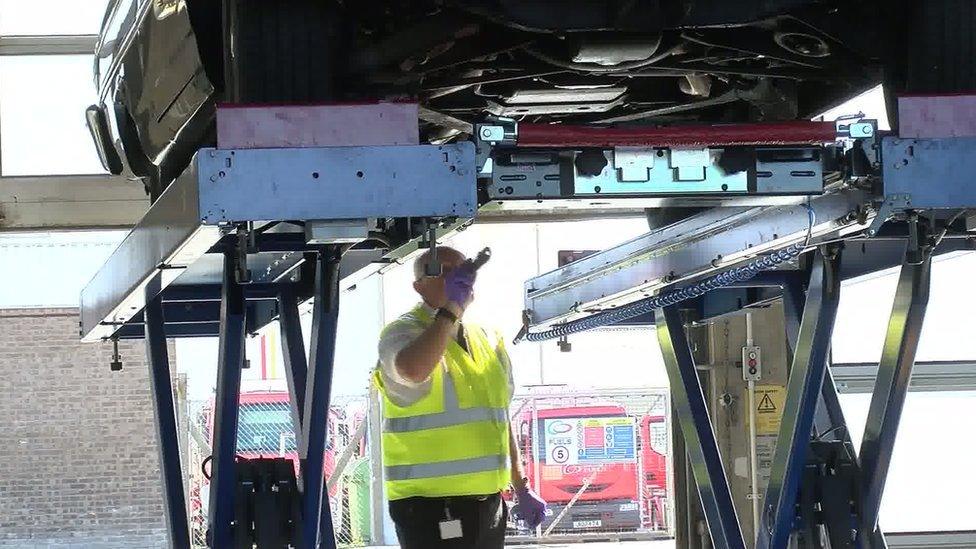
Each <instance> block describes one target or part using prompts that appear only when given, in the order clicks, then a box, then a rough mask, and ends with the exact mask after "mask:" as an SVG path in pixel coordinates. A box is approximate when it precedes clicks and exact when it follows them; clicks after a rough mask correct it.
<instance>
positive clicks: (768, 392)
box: [756, 385, 786, 435]
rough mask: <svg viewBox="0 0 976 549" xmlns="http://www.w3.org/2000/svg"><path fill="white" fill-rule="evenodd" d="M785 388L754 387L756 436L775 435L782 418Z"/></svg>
mask: <svg viewBox="0 0 976 549" xmlns="http://www.w3.org/2000/svg"><path fill="white" fill-rule="evenodd" d="M785 402H786V387H783V386H782V385H756V434H757V435H775V434H777V433H779V424H780V421H781V420H782V418H783V404H784V403H785Z"/></svg>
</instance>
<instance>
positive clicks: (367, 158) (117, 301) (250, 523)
mask: <svg viewBox="0 0 976 549" xmlns="http://www.w3.org/2000/svg"><path fill="white" fill-rule="evenodd" d="M264 108H266V109H283V108H287V107H274V106H271V107H264ZM294 108H299V109H300V108H303V107H294ZM314 108H317V109H328V108H330V107H314ZM364 109H365V110H364V112H366V111H368V109H369V108H368V107H364ZM268 114H269V113H267V112H263V111H262V108H261V107H252V108H248V109H238V112H236V113H235V116H244V117H247V116H255V117H256V118H254V119H253V120H252V122H254V121H256V120H264V121H265V122H262V123H267V122H266V121H267V120H280V119H281V117H276V116H269V115H268ZM319 114H321V113H319ZM326 114H327V113H326ZM219 116H220V114H218V117H219ZM352 116H353V117H355V116H356V114H355V113H353V115H352ZM364 116H365V114H364ZM338 118H341V119H342V120H343V121H344V122H343V127H342V128H341V131H340V130H338V129H336V128H331V133H330V135H332V136H333V137H334V136H336V135H339V136H343V135H345V137H346V138H347V139H348V142H349V143H356V144H355V145H353V146H335V145H336V143H332V144H328V145H322V141H321V140H317V139H312V140H310V141H308V142H303V141H302V140H299V142H297V143H296V142H288V143H286V144H281V143H279V144H278V145H280V146H273V145H275V143H274V142H273V140H272V141H270V142H269V141H268V139H264V138H258V139H256V140H251V141H248V142H240V141H237V142H235V144H236V145H239V146H230V145H228V144H227V143H229V142H234V140H233V139H232V140H230V141H225V140H220V139H219V140H220V141H221V142H222V143H223V148H217V149H204V150H201V151H199V152H198V154H197V155H196V156H195V158H194V159H193V161H192V163H191V166H190V167H189V168H188V169H187V171H186V172H185V173H184V174H183V175H182V176H180V177H179V178H178V179H177V180H176V181H175V182H174V183H173V184H172V185H171V186H170V187H169V188H168V189H167V190H166V191H165V192H164V193H163V194H162V196H160V197H159V199H158V200H157V201H156V202H155V203H154V204H153V205H152V207H151V208H150V210H149V212H148V213H147V214H146V216H145V217H144V218H143V220H142V221H141V222H140V223H139V224H138V225H137V226H136V227H135V228H134V229H133V230H132V231H131V232H130V234H129V235H128V236H127V237H126V238H125V239H124V241H123V242H122V244H121V245H120V246H119V248H118V249H117V250H116V251H115V252H114V253H113V254H112V256H111V257H110V258H109V260H108V261H107V262H106V264H105V265H104V266H103V268H102V269H101V270H99V272H98V274H97V275H96V276H95V278H94V279H93V280H92V281H91V283H90V284H89V285H88V286H87V287H86V288H85V290H84V292H83V294H82V300H81V302H82V309H81V336H82V337H83V338H84V339H85V340H87V341H98V340H118V339H124V338H145V340H146V342H147V350H148V356H149V363H150V367H151V369H152V374H153V375H152V393H153V398H154V404H155V412H156V423H157V427H158V435H159V442H160V452H161V455H160V460H161V469H162V472H163V478H164V484H165V498H166V509H167V519H168V526H169V529H170V535H171V537H172V538H171V539H172V540H173V542H174V544H175V545H176V546H188V543H189V542H188V540H187V535H188V534H187V532H188V528H187V523H186V516H185V514H184V509H185V503H184V502H185V494H184V493H183V483H182V472H181V469H180V460H179V452H178V443H177V440H178V437H177V436H176V433H177V431H176V421H175V416H174V411H173V403H172V396H171V395H172V392H171V387H170V378H169V370H168V357H167V356H166V345H165V340H166V338H168V337H193V336H219V338H220V351H219V364H218V378H217V384H216V391H217V394H216V399H215V402H216V414H215V421H214V455H213V465H212V484H211V490H210V507H209V509H210V535H209V537H210V542H211V545H212V546H213V547H221V548H223V547H252V546H253V545H254V544H257V545H258V546H259V547H285V546H288V545H291V546H295V547H327V548H332V547H335V541H334V540H335V538H334V532H333V529H332V521H331V517H332V515H331V513H330V511H329V502H328V495H327V492H326V491H324V481H323V455H324V450H325V447H326V440H325V437H326V419H327V417H326V412H327V410H328V407H329V398H330V384H331V376H332V368H333V357H334V349H335V335H336V324H337V314H338V307H339V295H340V287H341V285H342V284H347V285H349V284H352V283H355V282H356V281H357V280H360V279H361V278H362V277H364V276H369V275H370V274H372V273H375V272H377V271H379V270H382V269H383V268H384V267H385V266H387V265H389V264H391V263H396V262H398V261H402V260H403V259H405V258H407V257H408V256H409V255H410V254H411V253H413V252H415V251H417V250H418V249H419V248H420V247H422V246H433V245H435V243H436V240H437V238H439V237H441V236H443V235H444V234H446V233H448V232H450V231H451V230H454V229H456V228H457V227H459V226H460V225H463V224H464V223H466V222H467V221H468V220H470V219H471V218H474V217H476V216H482V215H495V216H499V215H501V216H504V215H507V214H511V215H513V216H517V215H523V214H525V213H526V212H538V211H549V212H552V211H560V212H562V211H573V212H581V213H582V214H583V215H597V214H600V213H601V212H607V211H641V210H643V209H646V208H652V209H654V208H658V209H663V210H662V211H679V212H684V213H685V215H682V216H681V218H680V219H679V220H677V221H676V222H673V223H672V222H669V223H665V224H663V225H662V226H661V227H659V228H656V229H654V230H652V231H651V232H649V233H648V234H646V235H643V236H641V237H638V238H637V239H634V240H631V241H630V242H626V243H624V244H622V245H619V246H616V247H614V248H610V249H607V250H605V251H603V252H600V253H598V254H595V255H593V256H590V257H587V258H584V259H582V260H580V261H577V262H574V263H572V264H570V265H567V266H566V267H564V268H562V269H560V270H557V271H554V272H552V273H548V274H545V275H542V276H540V277H537V278H535V279H532V280H529V281H527V282H526V292H525V313H524V326H523V330H522V333H521V334H520V335H519V338H520V339H527V340H530V341H540V340H545V339H551V338H563V337H567V336H569V335H571V334H572V333H575V332H578V331H583V330H586V329H591V328H594V327H598V326H602V325H607V324H612V323H616V322H620V321H624V320H627V319H631V318H634V317H638V316H640V315H644V316H645V317H650V318H653V320H654V322H655V323H656V324H657V334H658V338H659V340H660V343H661V347H662V349H663V350H664V355H665V359H666V363H667V367H668V373H669V377H670V379H671V385H672V391H673V397H674V405H675V409H676V411H677V420H678V424H679V426H680V428H681V430H682V433H683V434H684V437H685V439H686V441H687V444H688V447H689V454H690V457H691V459H692V462H693V464H694V471H695V481H696V483H697V485H698V487H699V492H700V494H701V498H702V504H703V507H704V508H705V512H706V516H707V522H708V529H709V532H710V535H711V538H712V541H713V543H714V545H715V546H716V547H720V548H721V547H730V548H736V547H745V543H744V540H743V537H742V534H741V531H740V529H739V526H738V522H737V519H736V515H735V509H734V506H733V505H732V500H731V496H730V492H729V488H728V482H727V479H726V477H725V473H724V469H723V467H722V464H721V460H720V458H719V455H718V450H717V445H716V443H715V439H714V434H713V432H712V430H711V427H710V425H709V419H708V413H707V407H706V406H705V402H704V399H703V396H702V391H701V387H700V385H699V382H698V378H697V376H696V375H695V365H694V363H693V361H692V358H691V354H690V352H689V346H688V342H687V340H686V339H685V335H684V327H683V322H682V320H681V317H680V316H679V313H678V311H679V308H687V307H693V308H697V309H698V311H699V312H700V314H699V316H698V317H699V318H703V319H707V318H713V317H715V316H719V315H721V314H728V313H730V312H732V310H733V309H735V308H737V307H730V306H729V305H728V303H729V300H728V299H727V297H726V298H723V297H722V293H723V292H744V295H745V296H746V302H745V303H746V304H747V305H748V304H759V303H763V302H768V301H769V300H772V299H782V300H783V301H784V303H785V305H786V311H787V328H786V334H785V335H786V336H787V338H788V340H789V345H790V348H791V349H792V352H793V361H792V374H791V377H790V385H789V388H788V398H787V404H786V406H787V410H786V413H785V415H784V421H783V427H782V430H781V432H780V438H779V440H780V441H781V443H780V444H779V445H778V447H777V450H776V455H775V459H774V466H773V472H772V480H771V481H770V484H769V489H768V491H767V494H766V499H765V500H764V501H765V502H766V504H765V505H764V515H763V528H762V529H761V531H760V535H759V539H758V541H757V547H764V548H766V547H775V548H781V547H786V543H787V540H788V539H790V537H791V536H792V537H796V536H801V537H802V539H803V540H804V543H807V546H809V547H825V546H827V545H826V544H827V543H828V542H827V540H828V539H829V543H830V545H829V546H830V547H866V548H867V547H870V548H877V547H884V546H885V544H884V537H883V534H882V533H881V532H880V530H879V529H878V528H877V513H878V505H879V503H880V498H881V493H882V491H883V488H884V478H885V476H886V473H887V466H888V461H889V458H890V454H891V449H892V447H893V442H894V436H895V433H896V431H897V424H898V419H899V416H900V412H901V408H902V406H903V403H904V398H905V391H906V388H907V382H908V378H909V375H910V372H911V367H912V364H913V361H914V351H915V346H916V344H917V340H918V331H919V329H920V327H921V322H922V318H923V317H924V310H925V301H926V297H927V285H928V272H929V268H930V264H931V257H932V255H933V254H936V253H944V252H945V251H948V250H952V249H962V248H964V247H966V246H968V245H969V243H970V242H971V239H970V238H969V234H968V233H966V229H965V215H964V212H965V211H966V209H968V208H974V207H976V187H973V186H971V185H969V184H968V181H967V179H966V177H965V174H968V173H972V171H973V170H974V169H976V154H974V153H976V137H958V136H948V135H927V136H925V137H899V136H886V135H882V134H881V133H879V132H878V131H877V129H876V127H875V125H874V123H872V122H871V121H867V120H861V119H851V120H846V121H842V122H841V123H839V124H836V123H833V122H830V123H821V122H794V123H788V124H751V125H724V126H703V127H682V128H664V129H661V128H647V127H630V128H588V127H569V126H537V125H532V124H518V123H515V122H514V121H509V120H492V121H487V122H485V123H484V124H480V125H477V126H476V127H475V136H474V138H473V142H459V143H454V144H443V145H419V144H402V143H399V142H396V143H395V142H391V141H389V139H388V138H389V136H392V135H396V136H402V135H404V132H403V131H402V128H391V129H390V131H389V132H382V131H381V132H379V135H377V134H376V132H373V133H372V134H371V135H368V136H363V135H358V136H357V135H353V134H355V133H356V132H357V130H356V129H355V128H356V127H357V124H354V123H353V124H350V123H349V113H348V112H346V113H344V114H343V115H342V116H341V117H338ZM295 119H296V120H299V119H314V120H319V121H320V122H321V120H323V118H322V117H321V116H318V117H314V116H312V117H304V118H303V117H301V116H299V117H296V118H295ZM324 119H328V116H325V118H324ZM262 123H259V122H254V124H257V126H254V125H253V124H252V126H249V127H251V128H252V129H253V128H254V127H257V128H258V130H260V127H261V124H262ZM245 126H247V124H245ZM326 126H327V124H326ZM361 126H364V127H367V126H368V127H370V128H371V129H375V127H374V126H369V125H366V124H363V125H361ZM218 127H221V124H219V123H218ZM306 129H307V128H306ZM326 129H330V128H326ZM275 131H276V132H277V131H278V130H275ZM312 133H314V131H313V132H312ZM366 133H369V132H366ZM259 137H260V136H259ZM256 143H257V144H259V145H260V146H261V147H263V148H249V147H250V146H252V145H254V144H256ZM339 144H341V143H339ZM852 241H854V242H857V243H858V246H847V247H846V248H845V247H844V246H843V244H844V243H850V242H852ZM898 264H901V265H902V275H901V277H902V278H901V281H900V282H899V287H898V295H897V297H896V301H895V306H894V308H893V311H892V320H891V325H890V326H889V331H888V341H887V342H886V344H885V353H884V357H883V359H882V363H881V367H880V369H879V375H878V381H877V387H876V390H875V394H874V397H873V400H872V405H871V412H870V415H869V418H868V430H867V432H866V435H865V439H864V440H865V442H864V444H863V445H862V448H861V450H860V452H856V451H855V450H854V448H853V446H852V444H851V443H850V439H849V437H848V436H847V435H846V426H845V425H844V423H843V416H842V414H841V412H840V408H839V404H838V402H837V395H836V389H835V388H834V386H833V382H832V379H831V377H830V371H829V368H828V367H827V348H828V346H829V340H830V332H831V328H832V325H833V318H834V315H835V313H836V307H837V299H838V292H839V284H840V281H841V280H842V278H844V277H845V276H854V275H856V274H861V273H865V272H871V271H874V270H879V269H882V268H886V267H889V266H893V265H898ZM304 302H310V303H311V304H312V309H313V329H312V333H311V338H310V339H311V341H310V342H309V352H307V353H306V346H305V342H304V341H303V338H302V333H301V330H300V328H299V323H298V318H299V312H298V311H299V305H300V304H301V303H304ZM735 302H736V303H739V302H741V300H738V301H735ZM273 319H277V320H278V321H279V322H280V325H281V330H282V344H283V355H284V356H285V362H286V375H287V380H288V386H289V391H290V394H291V403H292V416H293V420H294V423H295V432H296V433H299V434H300V436H299V437H298V438H299V444H298V446H299V454H300V463H301V466H300V471H299V476H298V478H297V479H293V481H294V486H295V490H294V492H295V495H294V501H295V502H296V503H295V509H297V510H296V512H294V513H292V514H290V515H288V516H281V517H275V520H276V522H275V524H274V525H273V527H272V526H269V525H268V524H267V520H262V521H255V520H252V518H253V517H252V518H249V517H251V515H248V514H247V513H246V511H245V510H246V508H247V506H248V504H249V502H250V503H253V500H254V498H256V497H258V496H257V495H256V494H257V493H258V492H261V491H260V490H256V489H253V485H249V486H252V489H251V490H250V491H247V490H242V489H241V484H240V476H241V470H242V468H243V465H241V464H240V463H239V462H238V461H237V460H235V441H236V431H237V414H238V410H237V406H238V404H237V403H238V397H239V391H240V375H241V373H240V370H241V368H242V366H243V363H244V360H245V358H244V337H245V335H246V333H248V332H250V331H254V330H256V329H258V328H260V327H261V326H263V325H264V324H267V323H268V322H270V321H271V320H273ZM306 357H307V358H306ZM815 425H816V431H814V427H815ZM813 432H816V433H821V434H822V433H829V434H830V436H818V437H817V438H816V439H815V440H811V436H810V433H813ZM815 457H816V458H819V459H820V461H819V462H818V461H815V460H814V459H813V458H815ZM811 463H812V464H813V465H811ZM286 480H287V479H286ZM811 482H812V483H813V484H812V485H815V486H820V487H821V488H818V489H817V490H816V491H815V492H812V493H811V492H809V491H807V490H805V489H804V490H801V489H800V486H801V484H803V485H804V486H808V485H810V484H808V483H811ZM282 486H290V484H288V483H287V482H285V483H284V484H282ZM824 487H831V488H829V489H828V488H824ZM285 491H286V492H288V491H287V490H285ZM275 492H278V490H275ZM288 493H290V492H288ZM262 494H264V492H262ZM265 495H266V494H265ZM262 497H263V496H262ZM828 510H829V512H828ZM259 522H260V523H261V524H258V523H259ZM852 532H853V533H854V534H853V535H852Z"/></svg>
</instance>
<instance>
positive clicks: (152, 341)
mask: <svg viewBox="0 0 976 549" xmlns="http://www.w3.org/2000/svg"><path fill="white" fill-rule="evenodd" d="M158 285H159V281H158V280H156V281H150V283H149V285H148V286H147V289H146V291H147V292H152V296H155V297H152V296H147V297H146V311H145V321H146V326H145V330H146V361H147V363H148V366H149V387H150V390H151V391H152V398H153V413H154V415H155V419H156V442H157V445H158V447H159V472H160V473H161V475H162V477H163V513H164V516H165V518H166V529H167V530H168V531H169V540H170V544H171V545H172V546H173V547H189V546H190V529H189V525H188V523H187V508H186V494H185V493H184V490H183V470H182V468H181V467H180V439H179V435H178V433H179V430H178V428H177V425H176V406H175V405H174V402H173V383H172V378H171V377H170V367H169V352H168V350H167V348H166V334H165V333H164V332H163V306H162V303H161V302H160V300H159V297H158V295H157V294H158V293H159V289H158Z"/></svg>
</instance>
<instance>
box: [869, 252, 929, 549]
mask: <svg viewBox="0 0 976 549" xmlns="http://www.w3.org/2000/svg"><path fill="white" fill-rule="evenodd" d="M913 247H914V248H915V249H914V250H913V249H912V248H913ZM929 252H930V250H928V249H926V248H919V247H918V246H917V245H915V246H913V245H912V244H910V245H909V250H908V251H907V252H906V254H905V262H904V264H903V265H902V268H901V275H900V277H899V278H898V288H897V290H896V291H895V301H894V304H893V305H892V308H891V317H890V318H889V320H888V331H887V335H886V336H885V343H884V350H883V351H882V353H881V362H880V364H879V365H878V378H877V381H875V386H874V393H873V395H872V396H871V406H870V408H868V418H867V422H866V423H865V427H864V438H863V440H862V442H861V452H860V458H861V479H862V486H861V491H862V497H863V504H862V510H861V528H860V531H859V534H860V535H859V539H862V540H863V539H865V538H870V537H871V536H872V535H873V534H874V533H875V532H877V531H879V528H878V512H879V510H880V507H881V496H882V494H883V493H884V487H885V478H886V477H887V476H888V465H889V464H890V462H891V453H892V450H893V449H894V446H895V437H896V436H897V434H898V423H899V421H900V420H901V412H902V409H903V408H904V406H905V396H906V394H907V392H908V384H909V381H910V380H911V377H912V368H913V367H914V365H915V351H916V350H917V349H918V341H919V338H920V336H921V332H922V323H923V321H924V320H925V310H926V308H927V307H928V301H929V283H930V273H931V270H932V257H931V254H930V253H929ZM872 539H876V536H874V538H872ZM870 547H871V549H878V547H879V546H878V544H877V542H876V541H875V543H874V544H873V545H870ZM880 547H884V546H883V545H882V546H880Z"/></svg>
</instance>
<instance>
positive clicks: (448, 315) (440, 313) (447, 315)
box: [434, 307, 458, 324]
mask: <svg viewBox="0 0 976 549" xmlns="http://www.w3.org/2000/svg"><path fill="white" fill-rule="evenodd" d="M434 318H444V319H447V320H450V321H451V324H456V323H457V321H458V317H457V315H456V314H454V313H452V312H451V311H449V310H447V309H444V308H443V307H442V308H440V309H437V314H436V315H434Z"/></svg>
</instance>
